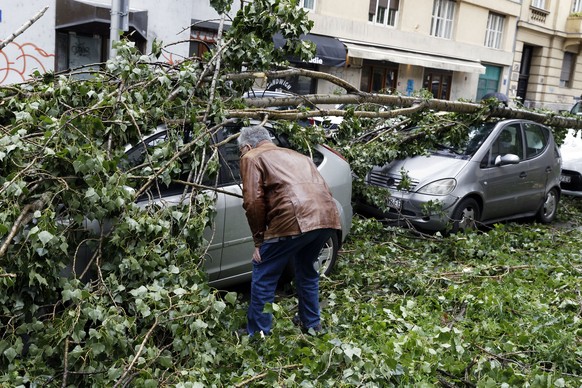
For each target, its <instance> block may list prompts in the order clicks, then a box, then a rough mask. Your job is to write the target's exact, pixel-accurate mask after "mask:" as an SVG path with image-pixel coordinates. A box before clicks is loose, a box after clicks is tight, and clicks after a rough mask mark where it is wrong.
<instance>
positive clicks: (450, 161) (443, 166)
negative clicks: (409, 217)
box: [382, 154, 469, 184]
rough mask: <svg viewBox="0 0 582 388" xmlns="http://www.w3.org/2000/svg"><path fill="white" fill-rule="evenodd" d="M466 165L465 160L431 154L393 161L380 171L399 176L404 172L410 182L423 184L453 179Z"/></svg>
mask: <svg viewBox="0 0 582 388" xmlns="http://www.w3.org/2000/svg"><path fill="white" fill-rule="evenodd" d="M467 163H469V161H468V160H466V159H458V158H455V157H450V156H441V155H438V154H431V155H426V156H425V155H419V156H413V157H410V158H407V159H404V160H395V161H393V162H392V163H390V164H389V165H388V166H387V167H385V168H383V169H382V170H383V172H387V173H389V174H394V175H400V174H401V171H402V170H404V171H406V172H407V173H408V176H409V177H410V178H411V179H412V181H414V182H417V183H419V184H424V183H428V182H432V181H435V180H438V179H443V178H454V177H456V176H457V175H458V174H459V172H460V171H461V170H462V169H463V168H464V167H465V166H466V165H467Z"/></svg>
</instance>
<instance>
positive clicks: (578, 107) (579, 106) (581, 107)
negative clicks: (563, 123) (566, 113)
mask: <svg viewBox="0 0 582 388" xmlns="http://www.w3.org/2000/svg"><path fill="white" fill-rule="evenodd" d="M570 113H571V114H573V115H577V114H582V102H580V101H579V102H577V103H576V104H574V106H573V107H572V109H570Z"/></svg>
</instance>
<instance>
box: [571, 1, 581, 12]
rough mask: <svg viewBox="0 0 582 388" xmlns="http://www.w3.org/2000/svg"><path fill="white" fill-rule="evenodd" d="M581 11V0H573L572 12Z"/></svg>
mask: <svg viewBox="0 0 582 388" xmlns="http://www.w3.org/2000/svg"><path fill="white" fill-rule="evenodd" d="M575 12H582V0H574V1H573V2H572V13H575Z"/></svg>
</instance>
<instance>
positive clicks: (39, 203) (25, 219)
mask: <svg viewBox="0 0 582 388" xmlns="http://www.w3.org/2000/svg"><path fill="white" fill-rule="evenodd" d="M49 197H50V195H49V194H47V193H45V194H43V196H42V197H41V198H40V199H37V200H36V201H34V202H32V203H29V204H28V205H26V206H24V208H23V209H22V212H21V213H20V215H19V216H18V218H17V219H16V221H14V225H12V229H11V230H10V233H9V234H8V236H6V239H5V240H4V244H2V247H0V257H2V256H4V255H5V254H6V251H7V250H8V247H9V246H10V242H11V241H12V239H13V238H14V236H16V233H18V231H19V230H20V228H22V227H23V226H25V225H26V224H28V223H29V222H30V220H32V216H33V214H34V212H35V211H37V210H40V209H42V208H43V207H44V205H45V204H46V203H47V202H48V198H49Z"/></svg>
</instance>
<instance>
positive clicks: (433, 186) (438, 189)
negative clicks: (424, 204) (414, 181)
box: [417, 178, 457, 195]
mask: <svg viewBox="0 0 582 388" xmlns="http://www.w3.org/2000/svg"><path fill="white" fill-rule="evenodd" d="M456 186H457V181H456V180H455V179H453V178H447V179H441V180H438V181H434V182H431V183H429V184H428V185H424V186H422V187H421V188H420V189H418V191H417V192H418V193H420V194H430V195H447V194H449V193H450V192H451V191H453V190H454V189H455V187H456Z"/></svg>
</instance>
